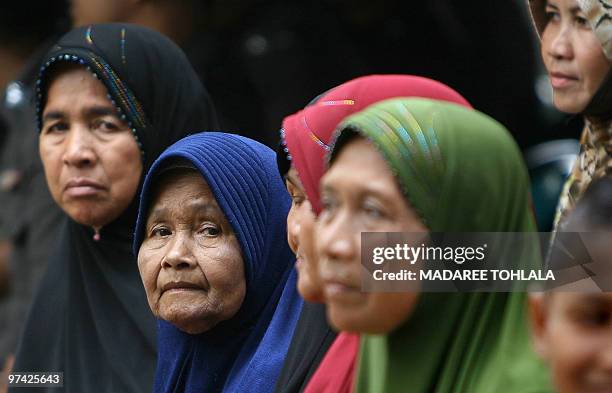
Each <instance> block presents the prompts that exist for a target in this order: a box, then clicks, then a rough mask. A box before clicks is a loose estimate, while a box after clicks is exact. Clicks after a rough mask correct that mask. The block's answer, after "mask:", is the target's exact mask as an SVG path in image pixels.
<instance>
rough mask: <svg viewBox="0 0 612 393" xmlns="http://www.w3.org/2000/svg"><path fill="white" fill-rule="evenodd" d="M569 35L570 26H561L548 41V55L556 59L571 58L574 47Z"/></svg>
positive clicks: (570, 33)
mask: <svg viewBox="0 0 612 393" xmlns="http://www.w3.org/2000/svg"><path fill="white" fill-rule="evenodd" d="M571 35H572V32H571V27H561V28H560V29H559V31H558V32H557V35H556V36H555V37H554V38H553V39H552V41H551V43H550V46H549V48H548V54H549V56H551V57H553V58H554V59H557V60H562V59H571V58H573V56H574V49H573V45H572V39H571Z"/></svg>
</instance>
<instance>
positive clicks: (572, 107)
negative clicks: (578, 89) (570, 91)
mask: <svg viewBox="0 0 612 393" xmlns="http://www.w3.org/2000/svg"><path fill="white" fill-rule="evenodd" d="M553 104H554V106H555V108H557V110H559V111H561V112H563V113H569V114H572V115H577V114H579V113H582V111H584V109H585V108H586V106H587V104H582V103H581V102H580V101H578V100H576V99H575V98H572V97H556V96H555V97H554V99H553Z"/></svg>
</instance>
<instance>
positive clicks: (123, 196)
mask: <svg viewBox="0 0 612 393" xmlns="http://www.w3.org/2000/svg"><path fill="white" fill-rule="evenodd" d="M83 70H87V72H88V73H87V74H85V73H84V72H83ZM79 72H80V73H81V74H79ZM70 74H74V75H76V77H77V79H74V78H73V79H69V78H67V75H70ZM91 75H93V77H94V78H95V79H96V80H97V81H91V80H86V79H87V78H89V79H92V78H90V77H91ZM79 78H80V79H79ZM70 80H75V81H77V84H78V83H86V84H87V83H88V85H87V86H89V87H90V88H91V89H90V90H92V91H93V90H95V89H98V90H99V89H102V88H104V90H103V91H104V92H105V93H107V96H106V97H105V98H104V99H105V100H106V102H103V103H102V104H103V105H102V106H101V107H100V106H95V105H94V106H92V107H87V106H86V104H87V103H86V101H88V100H89V99H90V98H91V97H89V96H87V95H86V93H83V91H89V90H83V89H80V88H75V87H74V86H71V85H70V83H69V81H70ZM67 81H68V82H67ZM98 81H99V82H101V85H100V84H99V83H97V82H98ZM37 85H38V96H37V97H38V99H37V117H38V125H39V128H40V130H41V137H40V141H41V147H40V151H41V158H42V159H43V164H44V166H45V174H46V177H47V183H48V184H49V188H50V190H51V193H52V195H53V197H54V199H55V200H56V202H58V204H59V205H60V207H62V209H63V210H64V211H65V212H66V213H67V215H68V216H69V218H68V219H67V220H66V225H64V227H63V228H62V233H61V235H60V242H59V249H58V250H57V252H56V253H55V255H53V256H52V258H51V261H50V263H49V266H48V270H47V272H46V274H45V276H44V278H43V280H42V282H41V285H40V288H39V290H38V293H37V295H36V298H35V300H34V304H33V306H32V308H31V310H30V314H29V317H28V321H27V323H26V327H25V331H24V332H23V336H22V339H21V343H20V345H19V349H18V351H17V356H16V362H15V366H14V369H13V371H14V372H27V371H55V372H63V373H64V376H63V386H64V387H63V390H58V389H56V388H49V390H48V391H49V392H60V391H66V392H79V393H88V392H95V393H104V392H122V393H123V392H126V393H129V392H149V391H151V389H152V386H153V380H154V373H155V363H156V339H155V329H156V325H155V320H154V318H153V316H152V315H151V313H150V311H149V308H148V305H147V301H146V297H145V293H144V290H143V286H142V282H141V279H140V276H139V273H138V268H137V265H136V259H135V257H134V256H133V254H132V252H131V239H132V233H133V229H134V223H135V219H136V212H137V204H138V202H137V198H136V195H138V192H139V189H140V187H141V183H142V178H143V177H144V174H145V173H146V172H147V170H148V168H149V167H150V165H151V164H152V162H153V161H154V160H155V159H156V158H157V157H158V156H159V154H160V153H161V152H162V151H163V150H164V149H165V148H166V147H168V146H170V145H171V144H172V143H174V142H176V141H177V140H179V139H181V138H182V137H184V136H186V135H187V134H188V133H190V132H196V131H200V130H210V129H214V128H216V127H217V120H216V115H215V111H214V107H213V105H212V102H211V100H210V98H209V96H208V93H207V92H206V90H205V88H204V87H203V86H202V84H201V82H200V80H199V79H198V77H197V76H196V74H195V72H194V71H193V69H192V67H191V65H190V64H189V62H188V61H187V59H186V57H185V55H184V54H183V53H182V51H181V50H180V49H179V48H178V47H177V46H176V45H174V44H173V43H172V42H171V41H170V40H169V39H167V38H166V37H164V36H162V35H160V34H159V33H156V32H153V31H151V30H148V29H145V28H142V27H138V26H135V25H128V24H103V25H92V26H86V27H83V28H78V29H75V30H72V31H71V32H69V33H68V34H66V35H65V36H64V37H63V38H62V39H60V41H59V42H58V43H57V45H55V46H54V47H53V48H52V49H51V51H50V52H49V54H48V55H47V56H46V58H45V60H44V62H43V65H42V67H41V71H40V77H39V80H38V82H37ZM66 92H67V94H70V92H72V93H73V94H76V96H73V98H74V97H77V96H78V97H81V98H82V99H79V100H71V101H65V102H64V104H62V103H61V97H62V94H64V93H66ZM83 94H85V95H83ZM90 94H92V93H90ZM79 95H80V96H79ZM56 97H59V98H56ZM66 97H69V96H66ZM52 101H53V102H52ZM66 102H68V104H66ZM98 102H99V101H98ZM62 105H63V106H62ZM105 105H106V107H105ZM75 108H76V109H75ZM79 108H82V110H81V109H79ZM105 108H106V109H105ZM108 108H111V109H112V113H110V112H109V111H108ZM126 133H127V134H126ZM126 135H127V136H129V138H128V139H125V140H124V141H123V142H125V141H127V142H129V143H130V144H131V145H133V146H134V151H136V152H137V153H138V154H137V155H136V157H138V158H137V159H136V160H135V161H129V160H127V159H125V160H124V159H123V158H125V157H124V156H121V155H120V154H114V153H116V151H114V150H113V149H115V150H121V149H128V150H129V146H127V147H126V143H123V144H120V145H118V144H114V145H113V144H112V143H111V142H109V141H112V139H113V138H116V137H117V136H121V137H123V138H125V137H126ZM132 138H133V139H132ZM75 141H76V142H75ZM133 141H135V142H136V144H134V143H133ZM62 144H65V146H68V147H66V148H65V149H64V152H63V153H62V154H63V155H62V154H55V153H53V152H54V150H53V149H56V150H57V146H62ZM52 153H53V154H52ZM113 154H114V155H113ZM100 162H102V164H99V163H100ZM131 162H132V163H131ZM105 171H106V172H105ZM109 174H110V175H109ZM113 174H114V175H113ZM113 176H114V177H113ZM130 177H131V178H133V179H134V180H133V183H134V186H133V187H131V188H130V187H123V188H122V187H117V186H116V184H124V183H125V182H126V179H129V178H130ZM113 182H114V183H113ZM107 183H108V184H107ZM67 190H69V191H67ZM115 194H117V195H115ZM109 195H110V196H113V195H114V196H117V197H118V198H120V200H125V201H126V202H125V204H124V205H123V208H122V209H120V211H116V212H115V211H111V210H112V208H115V209H116V206H122V205H121V203H115V200H114V199H113V198H111V197H109ZM87 204H89V205H87ZM105 204H106V205H105ZM107 205H108V206H111V210H108V209H107V210H108V212H107V213H104V212H105V211H107V210H104V209H103V208H102V207H104V206H107ZM75 206H77V207H79V208H78V209H77V208H75ZM83 206H88V207H89V208H87V209H83ZM101 206H102V207H101ZM98 209H99V210H98ZM16 391H22V390H20V389H16ZM37 391H42V390H37Z"/></svg>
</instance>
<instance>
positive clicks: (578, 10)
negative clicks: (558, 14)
mask: <svg viewBox="0 0 612 393" xmlns="http://www.w3.org/2000/svg"><path fill="white" fill-rule="evenodd" d="M546 7H550V8H552V9H554V10H555V11H558V10H559V6H557V5H556V4H550V2H548V1H547V2H546ZM579 12H582V9H581V8H580V7H579V6H577V5H575V6H573V7H572V8H570V13H572V14H577V13H579Z"/></svg>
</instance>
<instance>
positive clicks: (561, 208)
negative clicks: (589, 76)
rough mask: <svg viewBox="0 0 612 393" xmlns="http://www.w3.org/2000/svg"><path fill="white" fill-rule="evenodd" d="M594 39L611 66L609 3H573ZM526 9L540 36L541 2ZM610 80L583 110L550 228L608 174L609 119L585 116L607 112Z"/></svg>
mask: <svg viewBox="0 0 612 393" xmlns="http://www.w3.org/2000/svg"><path fill="white" fill-rule="evenodd" d="M577 2H578V6H579V7H580V9H581V10H582V12H584V14H585V16H586V18H587V20H588V21H589V24H590V25H591V28H592V29H593V32H594V33H595V36H596V37H597V38H598V40H599V42H600V43H601V45H602V49H603V52H604V54H605V55H606V58H607V59H608V60H609V61H610V62H611V63H612V3H610V2H609V1H607V0H577ZM529 6H530V9H531V15H532V17H533V20H534V23H535V25H536V28H537V30H538V33H539V34H540V35H541V34H542V32H543V31H544V28H545V27H546V15H545V7H546V1H545V0H530V1H529ZM611 84H612V77H611V76H610V75H608V77H607V78H606V80H605V81H604V83H603V85H602V86H601V87H600V90H599V91H598V92H597V93H596V94H595V96H594V98H593V101H592V102H591V103H590V104H589V105H588V106H587V109H586V110H585V112H586V113H584V114H585V127H584V130H583V131H582V136H581V137H580V154H579V156H578V159H577V160H576V162H575V163H574V167H573V168H572V172H571V174H570V176H569V178H568V179H567V181H566V183H565V186H564V187H563V191H562V193H561V197H560V199H559V204H558V206H557V213H556V216H555V222H554V228H555V230H557V229H559V224H560V223H562V222H563V221H564V219H565V218H566V217H567V215H568V214H569V212H570V211H571V210H572V209H573V208H574V206H575V205H576V202H577V201H578V200H579V199H580V198H581V197H582V195H583V194H584V192H585V190H586V189H587V188H588V186H589V184H591V182H592V181H594V180H596V179H599V178H601V177H604V176H607V175H611V174H612V160H611V159H610V158H611V157H612V119H610V115H607V116H605V117H606V119H607V120H605V121H597V122H596V121H594V120H593V117H591V116H589V113H599V114H601V111H602V109H605V110H607V108H610V107H611V106H610V105H608V104H609V102H610V100H611V99H612V98H611V94H610V92H611V91H612V87H611Z"/></svg>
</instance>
